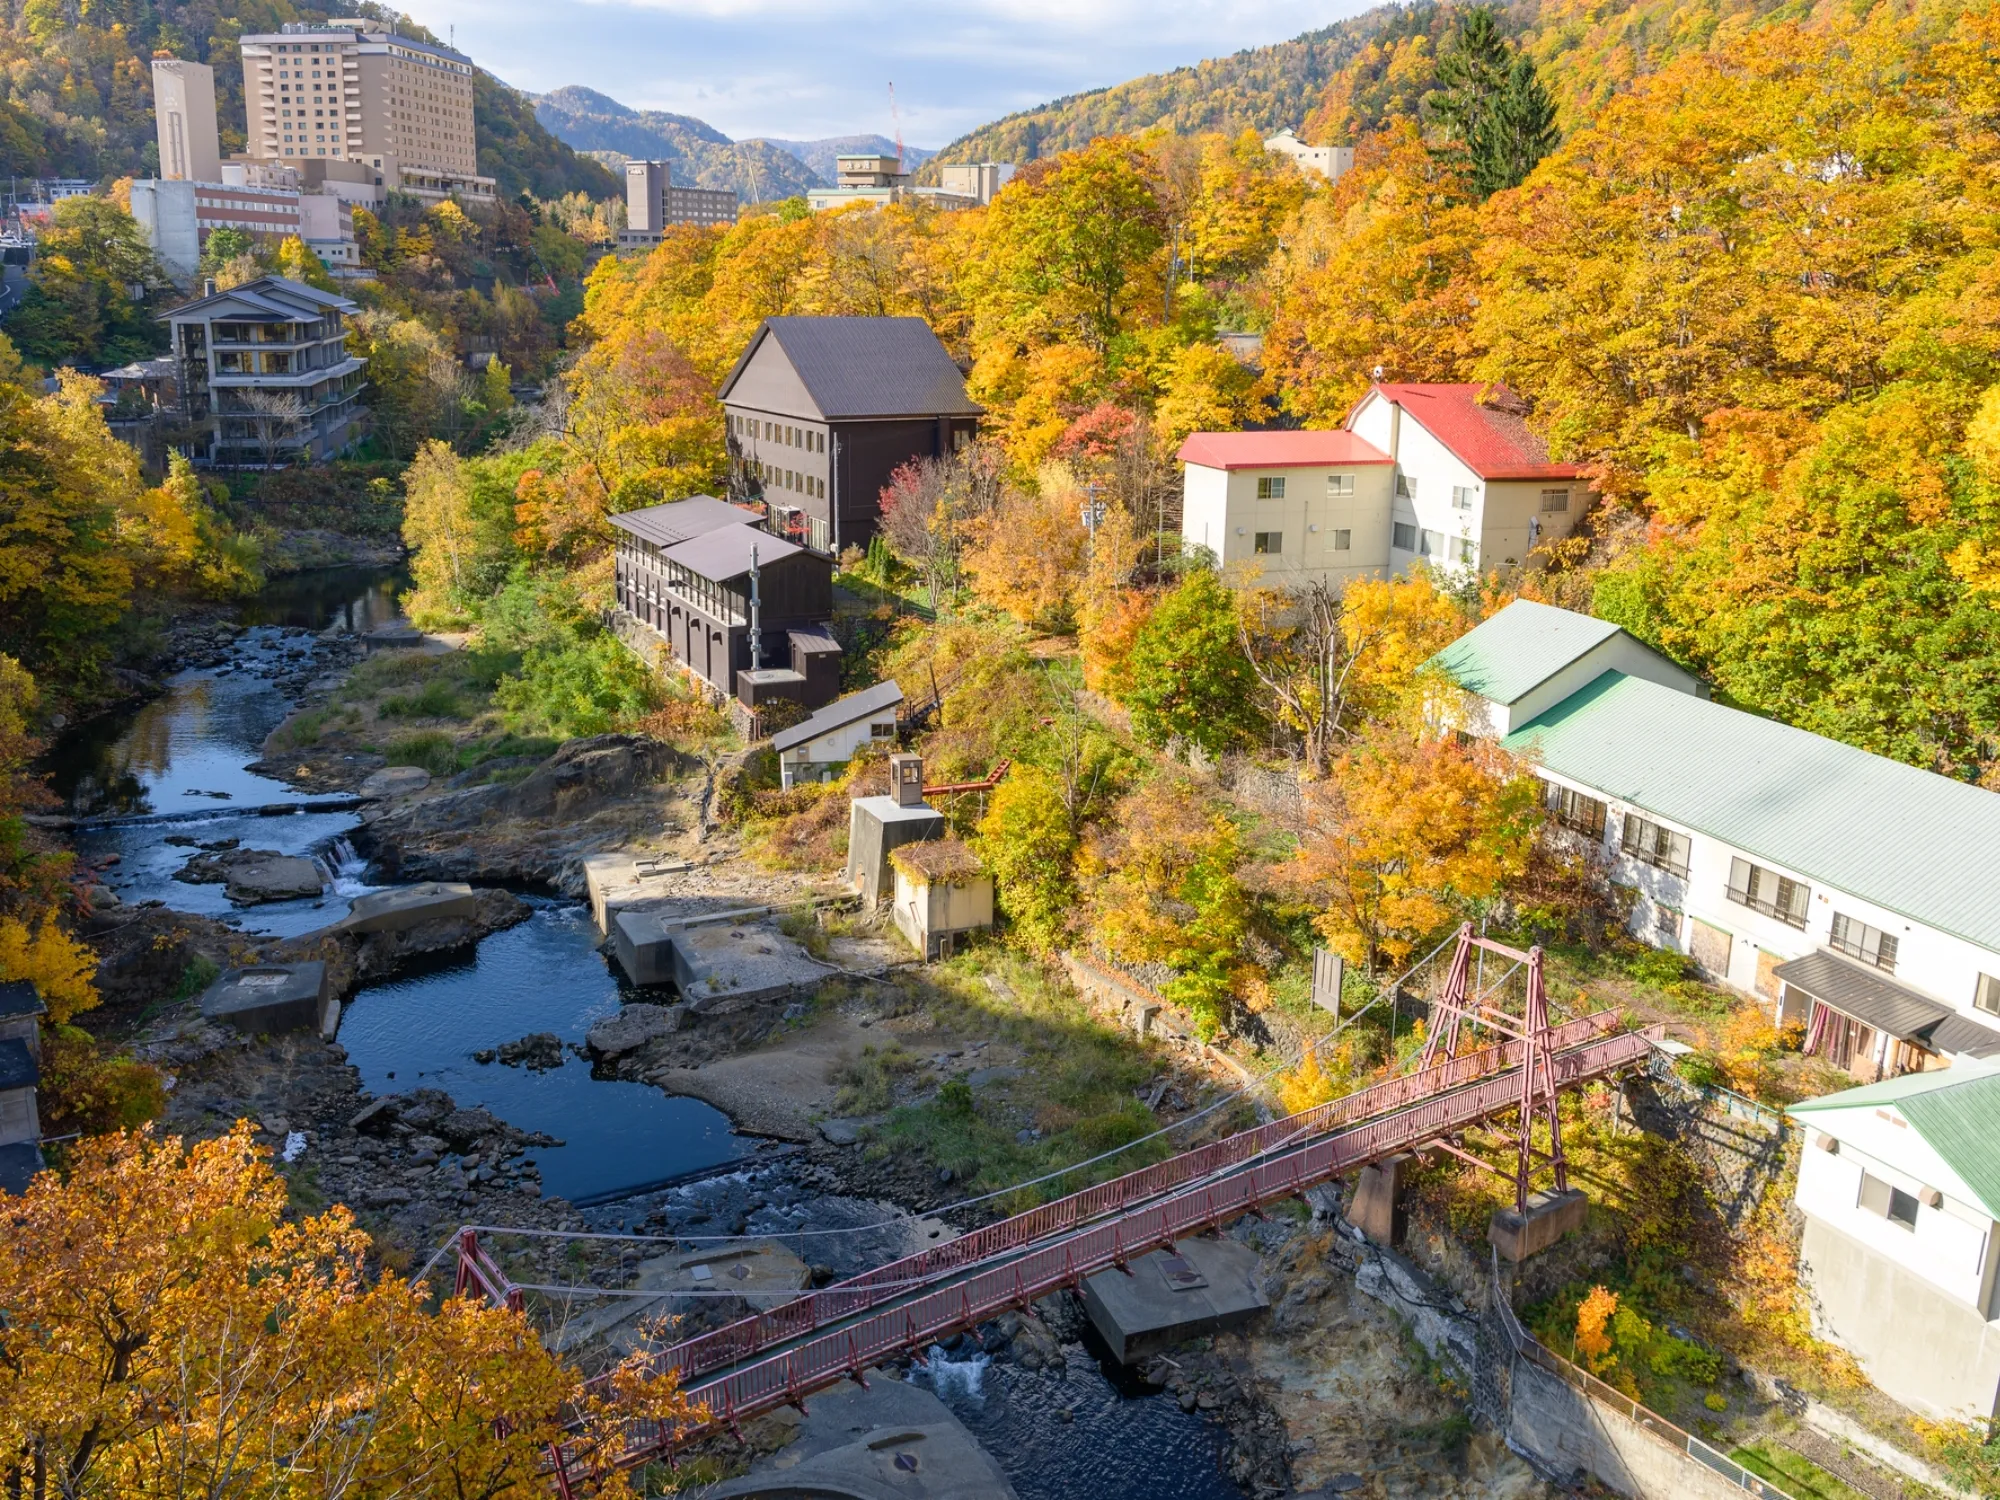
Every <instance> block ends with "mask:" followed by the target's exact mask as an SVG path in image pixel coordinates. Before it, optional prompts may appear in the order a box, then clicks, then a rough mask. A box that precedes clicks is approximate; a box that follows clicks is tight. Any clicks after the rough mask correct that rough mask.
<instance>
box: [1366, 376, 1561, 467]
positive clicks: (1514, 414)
mask: <svg viewBox="0 0 2000 1500" xmlns="http://www.w3.org/2000/svg"><path fill="white" fill-rule="evenodd" d="M1370 394H1372V395H1379V396H1381V397H1382V398H1383V399H1384V400H1385V401H1393V402H1394V403H1395V404H1396V405H1398V406H1400V407H1402V408H1403V410H1404V411H1405V412H1406V413H1407V414H1409V415H1410V416H1412V417H1415V418H1416V419H1417V420H1418V421H1419V422H1421V423H1422V424H1423V425H1424V429H1425V431H1427V432H1429V433H1430V434H1431V436H1432V437H1434V438H1436V439H1437V440H1438V441H1439V442H1441V443H1443V444H1444V445H1445V447H1447V448H1449V449H1450V450H1451V451H1452V453H1453V454H1454V455H1456V457H1457V458H1458V460H1459V461H1460V462H1461V463H1463V464H1464V465H1465V466H1466V467H1467V468H1468V469H1470V470H1472V472H1473V473H1475V474H1477V475H1478V476H1479V477H1480V478H1481V479H1574V478H1576V477H1577V476H1578V475H1580V474H1581V473H1582V470H1581V469H1580V468H1579V467H1578V466H1577V465H1576V464H1559V463H1555V462H1553V461H1552V460H1551V459H1550V458H1549V445H1548V444H1547V443H1545V442H1543V441H1542V440H1541V438H1539V437H1538V436H1536V435H1535V433H1534V432H1532V431H1531V430H1530V429H1529V427H1528V423H1527V411H1528V408H1527V403H1526V402H1524V401H1522V400H1521V398H1520V397H1518V396H1516V395H1515V394H1514V393H1513V392H1512V391H1510V390H1508V389H1507V387H1506V386H1504V385H1376V386H1374V387H1372V388H1371V391H1370ZM1361 399H1362V401H1366V400H1367V399H1368V398H1367V397H1366V396H1364V397H1362V398H1361ZM1360 407H1361V403H1360V402H1356V403H1355V410H1356V411H1359V410H1360ZM1348 420H1349V422H1352V421H1353V413H1352V412H1350V413H1349V414H1348Z"/></svg>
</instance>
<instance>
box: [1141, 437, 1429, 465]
mask: <svg viewBox="0 0 2000 1500" xmlns="http://www.w3.org/2000/svg"><path fill="white" fill-rule="evenodd" d="M1175 457H1177V458H1179V459H1180V461H1181V462H1182V463H1188V464H1198V465H1200V466H1201V467H1202V468H1204V469H1324V468H1330V467H1333V466H1336V465H1346V464H1386V463H1389V462H1390V461H1391V460H1390V458H1389V455H1388V454H1386V453H1384V452H1383V451H1382V450H1381V449H1380V448H1377V447H1376V446H1375V445H1374V444H1373V443H1371V442H1368V441H1367V440H1366V439H1364V438H1361V437H1357V436H1356V435H1355V434H1354V433H1351V432H1349V431H1347V430H1346V429H1345V428H1336V429H1335V430H1334V431H1332V432H1196V433H1190V434H1189V435H1188V440H1187V441H1186V442H1184V443H1182V444H1181V451H1180V452H1179V453H1178V454H1176V455H1175Z"/></svg>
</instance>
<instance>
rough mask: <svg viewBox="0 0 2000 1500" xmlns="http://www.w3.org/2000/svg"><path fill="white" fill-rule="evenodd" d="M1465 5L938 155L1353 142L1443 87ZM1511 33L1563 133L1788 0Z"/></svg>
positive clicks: (1194, 73) (1033, 121) (1111, 98)
mask: <svg viewBox="0 0 2000 1500" xmlns="http://www.w3.org/2000/svg"><path fill="white" fill-rule="evenodd" d="M1464 8H1465V7H1464V6H1462V5H1437V4H1430V3H1419V4H1410V5H1384V6H1378V7H1377V8H1375V9H1373V10H1370V11H1368V12H1367V13H1365V14H1363V15H1360V16H1356V17H1355V18H1354V19H1352V20H1349V21H1341V22H1338V23H1337V24H1335V25H1332V26H1328V27H1324V28H1322V29H1321V30H1318V31H1309V32H1307V33H1306V34H1305V35H1304V36H1301V37H1297V38H1295V39H1294V40H1292V41H1289V42H1280V43H1278V44H1277V45H1275V46H1270V47H1251V48H1247V49H1245V50H1244V51H1242V52H1238V53H1235V54H1233V55H1232V56H1229V57H1218V58H1210V59H1208V60H1207V61H1205V62H1200V63H1196V64H1194V65H1193V66H1191V67H1185V68H1176V69H1174V70H1173V71H1172V72H1171V73H1154V74H1149V75H1148V76H1146V77H1144V78H1135V79H1132V80H1131V81H1129V82H1127V83H1121V84H1118V85H1116V86H1115V87H1111V88H1104V89H1097V90H1093V91H1092V92H1090V93H1086V94H1072V95H1070V96H1069V97H1067V98H1064V99H1057V100H1054V101H1052V102H1051V103H1048V104H1044V105H1041V106H1039V107H1037V108H1035V109H1029V110H1022V111H1019V112H1018V113H1015V114H1011V115H1007V116H1005V117H1003V118H1001V119H999V120H996V121H994V122H993V123H992V124H990V125H983V126H981V127H980V128H979V129H977V130H975V131H972V132H970V133H969V134H967V135H964V136H962V137H960V138H959V139H958V140H955V141H953V142H952V143H951V144H950V145H948V146H946V147H945V148H944V149H943V150H942V151H940V152H939V153H938V159H939V160H941V161H1013V162H1022V161H1032V160H1034V159H1035V158H1036V157H1038V156H1052V155H1054V154H1055V153H1057V152H1059V151H1068V150H1072V149H1074V148H1075V147H1078V146H1081V145H1085V144H1087V143H1088V142H1089V141H1091V140H1092V139H1094V138H1095V137H1097V136H1100V135H1118V134H1129V133H1131V132H1134V131H1141V130H1152V129H1155V128H1164V129H1168V130H1172V131H1175V132H1178V133H1182V134H1185V133H1187V132H1189V131H1198V130H1222V131H1230V132H1234V131H1238V130H1255V131H1257V132H1259V133H1260V134H1264V135H1269V134H1272V133H1273V132H1275V131H1278V130H1281V129H1284V128H1285V127H1287V126H1289V127H1291V128H1292V129H1294V130H1298V131H1299V132H1300V134H1302V135H1305V136H1307V137H1308V138H1309V139H1314V140H1325V139H1330V140H1339V141H1343V142H1353V141H1355V140H1357V139H1359V138H1360V137H1361V136H1363V135H1365V134H1366V133H1368V132H1369V131H1371V130H1377V129H1380V128H1381V126H1382V125H1383V124H1384V122H1385V121H1387V120H1389V119H1391V118H1393V117H1395V116H1396V115H1397V114H1399V113H1406V112H1408V111H1409V110H1410V109H1413V108H1414V107H1415V105H1416V101H1417V100H1418V99H1419V98H1421V97H1422V96H1423V94H1425V93H1426V92H1428V91H1429V90H1430V89H1431V87H1432V86H1433V84H1434V78H1433V72H1432V70H1433V68H1434V66H1435V63H1436V59H1437V55H1438V50H1439V46H1440V43H1441V42H1442V41H1443V40H1444V39H1445V38H1446V37H1447V36H1448V35H1449V33H1450V31H1451V29H1452V27H1453V26H1454V25H1456V24H1457V21H1458V18H1459V17H1460V16H1461V15H1462V14H1463V11H1464ZM1498 9H1499V10H1500V13H1501V16H1502V18H1503V24H1504V26H1505V28H1506V29H1507V30H1508V31H1509V32H1510V33H1511V34H1513V35H1515V36H1516V37H1518V38H1519V39H1520V41H1521V43H1522V45H1523V47H1524V48H1525V50H1526V51H1527V52H1528V53H1529V54H1530V55H1531V56H1533V57H1534V58H1535V59H1536V61H1537V62H1538V63H1540V64H1541V66H1542V70H1543V76H1544V79H1545V81H1546V83H1547V84H1548V87H1549V90H1550V92H1551V94H1553V95H1554V97H1555V99H1556V103H1557V107H1558V110H1559V114H1560V117H1561V119H1562V121H1563V123H1564V125H1565V126H1566V127H1573V126H1575V125H1577V124H1582V123H1586V122H1587V121H1588V120H1589V119H1590V117H1591V116H1592V115H1593V114H1594V112H1595V111H1596V110H1597V109H1598V108H1600V107H1601V106H1602V105H1603V104H1604V102H1605V101H1606V100H1607V99H1609V98H1610V97H1611V96H1612V95H1613V94H1614V93H1616V92H1617V91H1618V90H1619V89H1620V88H1622V87H1624V86H1626V85H1628V84H1630V83H1631V81H1632V80H1633V79H1634V78H1636V77H1638V76H1640V75H1642V74H1644V73H1648V72H1651V71H1653V70H1655V69H1657V68H1659V67H1660V66H1662V65H1663V64H1664V63H1666V62H1667V61H1669V60H1670V59H1671V58H1673V57H1676V56H1678V55H1680V54H1681V53H1682V52H1685V51H1688V50H1691V49H1696V48H1701V47H1705V46H1708V45H1709V44H1710V43H1711V42H1712V41H1713V40H1714V39H1715V38H1716V37H1718V36H1729V35H1733V34H1735V33H1737V32H1738V31H1740V30H1741V29H1742V28H1744V27H1746V26H1749V25H1752V24H1755V22H1756V21H1757V20H1758V19H1759V18H1760V17H1763V16H1766V15H1769V14H1772V13H1775V12H1776V11H1777V10H1778V9H1779V6H1778V4H1777V0H1693V3H1690V4H1677V3H1674V0H1643V3H1631V4H1614V5H1610V6H1603V7H1593V6H1586V5H1583V4H1579V3H1576V0H1515V3H1513V4H1511V5H1505V6H1501V7H1498Z"/></svg>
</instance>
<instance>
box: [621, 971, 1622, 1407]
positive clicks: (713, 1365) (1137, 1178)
mask: <svg viewBox="0 0 2000 1500" xmlns="http://www.w3.org/2000/svg"><path fill="white" fill-rule="evenodd" d="M1618 1020H1619V1017H1618V1013H1617V1012H1616V1011H1600V1012H1598V1013H1597V1014H1596V1015H1593V1016H1582V1017H1579V1018H1577V1019H1576V1020H1573V1021H1568V1022H1565V1023H1564V1024H1563V1025H1561V1026H1557V1027H1553V1028H1551V1033H1550V1047H1551V1049H1552V1050H1555V1051H1561V1050H1563V1049H1565V1048H1570V1047H1574V1046H1576V1045H1578V1044H1579V1043H1582V1042H1586V1041H1588V1040H1590V1039H1591V1038H1592V1037H1596V1036H1602V1035H1605V1034H1608V1033H1609V1032H1610V1031H1612V1029H1613V1028H1614V1027H1616V1026H1617V1024H1618ZM1523 1049H1524V1044H1523V1043H1521V1042H1517V1041H1515V1042H1507V1043H1505V1044H1503V1045H1501V1046H1498V1047H1488V1048H1484V1049H1482V1050H1481V1051H1478V1052H1470V1053H1467V1054H1466V1055H1465V1056H1463V1057H1457V1058H1452V1059H1450V1060H1449V1061H1447V1062H1444V1063H1441V1064H1439V1065H1438V1066H1436V1067H1434V1068H1431V1069H1429V1070H1427V1071H1425V1072H1422V1073H1405V1074H1402V1075H1400V1076H1398V1077H1395V1078H1390V1079H1387V1080H1385V1081H1384V1082H1382V1083H1378V1084H1374V1085H1372V1086H1370V1087H1368V1088H1365V1089H1359V1090H1357V1091H1355V1092H1354V1093H1352V1094H1347V1095H1344V1096H1342V1097H1341V1098H1339V1099H1334V1100H1331V1101H1329V1102H1328V1103H1325V1104H1321V1105H1316V1106H1315V1107H1313V1108H1312V1109H1308V1110H1304V1111H1302V1112H1301V1113H1299V1114H1296V1115H1290V1116H1287V1117H1285V1118H1283V1119H1279V1120H1274V1121H1272V1122H1271V1123H1269V1124H1267V1125H1259V1126H1256V1127H1254V1128H1252V1129H1250V1130H1245V1131H1242V1132H1239V1133H1238V1134H1236V1135H1233V1136H1229V1137H1227V1138H1226V1139H1224V1140H1220V1141H1217V1142H1214V1143H1213V1144H1211V1145H1208V1146H1200V1147H1196V1148H1195V1149H1194V1150H1192V1151H1184V1152H1182V1153H1180V1154H1179V1155H1177V1156H1172V1157H1169V1158H1167V1160H1165V1161H1163V1162H1157V1163H1155V1164H1154V1165H1152V1166H1149V1167H1141V1168H1139V1169H1138V1170H1137V1171H1133V1172H1127V1173H1126V1174H1125V1175H1124V1176H1122V1177H1114V1178H1111V1179H1110V1180H1109V1181H1107V1182H1101V1183H1098V1184H1097V1185H1096V1186H1094V1187H1088V1188H1084V1189H1082V1190H1081V1191H1079V1192H1075V1193H1071V1194H1069V1195H1068V1196H1067V1197H1063V1198H1057V1199H1053V1200H1051V1201H1050V1202H1048V1203H1044V1204H1041V1205H1040V1206H1038V1207H1036V1208H1031V1209H1028V1210H1027V1211H1025V1212H1023V1213H1018V1214H1015V1215H1013V1216H1012V1217H1011V1218H1006V1219H1001V1220H998V1221H996V1222H994V1223H992V1224H988V1225H985V1226H984V1227H982V1228H979V1229H975V1230H972V1231H971V1232H969V1233H967V1234H963V1235H960V1236H959V1237H958V1238H957V1239H955V1240H950V1241H947V1242H946V1243H944V1244H941V1245H933V1246H929V1247H926V1248H925V1249H923V1250H920V1251H918V1252H917V1253H916V1254H914V1255H907V1256H904V1257H903V1258H902V1259H901V1260H895V1261H891V1262H890V1263H889V1264H887V1265H884V1266H877V1267H876V1268H875V1269H874V1270H871V1271H865V1272H863V1273H862V1274H860V1275H858V1276H851V1277H849V1278H847V1279H846V1280H845V1281H839V1282H835V1283H833V1284H832V1285H831V1286H827V1287H824V1288H821V1289H820V1290H818V1291H814V1292H808V1293H806V1294H805V1295H804V1296H801V1297H799V1298H797V1299H796V1300H794V1301H791V1302H787V1303H785V1304H783V1305H782V1306H779V1307H774V1308H770V1309H768V1310H766V1311H764V1312H760V1313H757V1314H755V1315H754V1316H752V1317H748V1318H743V1319H740V1320H738V1321H737V1322H734V1323H730V1324H726V1325H724V1326H723V1327H721V1328H717V1329H714V1330H712V1331H711V1332H708V1333H704V1334H699V1335H697V1336H696V1337H694V1338H691V1339H687V1340H684V1341H682V1342H681V1343H678V1344H675V1345H673V1346H672V1347H671V1348H668V1349H665V1350H663V1351H661V1354H660V1356H659V1363H660V1364H661V1365H662V1366H664V1367H667V1368H671V1369H673V1370H674V1371H675V1372H676V1373H678V1374H679V1376H680V1377H681V1379H683V1380H687V1379H690V1378H692V1377H694V1376H697V1375H701V1374H705V1373H707V1372H708V1371H710V1370H716V1369H720V1368H722V1367H723V1366H725V1365H729V1364H734V1363H736V1362H738V1361H740V1360H743V1359H747V1358H749V1357H750V1356H752V1355H754V1354H757V1353H760V1352H762V1351H763V1350H765V1349H769V1348H773V1347H775V1346H777V1345H778V1344H781V1343H785V1342H788V1341H789V1340H792V1339H795V1338H799V1337H801V1336H802V1335H805V1334H807V1333H810V1332H813V1331H814V1330H816V1329H818V1328H821V1327H824V1326H826V1325H827V1324H830V1323H833V1322H837V1321H839V1320H841V1319H844V1318H849V1317H852V1316H853V1315H854V1314H855V1313H857V1312H862V1311H865V1310H866V1309H868V1308H870V1307H874V1306H877V1305H879V1304H880V1303H882V1302H884V1301H887V1300H889V1299H891V1298H893V1297H896V1296H900V1295H901V1289H902V1288H903V1287H905V1286H906V1285H907V1284H908V1283H910V1282H912V1281H919V1280H924V1279H927V1278H929V1277H932V1276H936V1275H938V1274H940V1273H943V1272H946V1271H961V1270H964V1269H966V1268H967V1267H969V1266H972V1265H976V1264H978V1263H980V1262H983V1261H986V1260H989V1259H991V1258H993V1257H994V1256H997V1255H1005V1254H1010V1253H1012V1252H1013V1251H1015V1250H1017V1249H1019V1248H1020V1247H1022V1246H1024V1245H1027V1244H1029V1243H1031V1242H1033V1241H1035V1240H1039V1239H1044V1238H1047V1237H1048V1236H1050V1235H1054V1234H1064V1233H1068V1232H1070V1231H1072V1230H1074V1229H1077V1228H1080V1227H1081V1226H1083V1225H1085V1224H1089V1223H1091V1222H1094V1221H1096V1220H1099V1219H1102V1218H1105V1217H1107V1216H1110V1215H1113V1214H1118V1213H1122V1212H1125V1211H1127V1210H1128V1209H1130V1208H1132V1207H1133V1206H1135V1205H1137V1204H1139V1203H1141V1202H1144V1201H1146V1200H1148V1199H1152V1198H1157V1197H1159V1196H1161V1195H1162V1194H1165V1193H1171V1192H1174V1191H1176V1190H1178V1189H1179V1188H1181V1187H1184V1186H1186V1185H1187V1184H1189V1183H1192V1182H1196V1181H1200V1180H1202V1179H1205V1178H1207V1177H1210V1176H1212V1175H1214V1174H1215V1173H1216V1172H1218V1171H1223V1170H1227V1169H1229V1168H1233V1167H1236V1166H1240V1165H1243V1164H1245V1163H1247V1162H1249V1161H1252V1160H1254V1159H1255V1158H1256V1157H1258V1156H1260V1155H1262V1154H1264V1153H1265V1152H1268V1151H1270V1150H1272V1149H1274V1148H1275V1147H1277V1146H1280V1145H1285V1144H1289V1143H1291V1142H1293V1141H1295V1140H1297V1139H1299V1138H1302V1137H1306V1136H1311V1135H1317V1134H1323V1133H1325V1132H1326V1131H1329V1130H1333V1129H1337V1128H1339V1127H1341V1126H1344V1125H1348V1124H1352V1123H1354V1122H1356V1121H1359V1120H1362V1119H1365V1118H1367V1117H1369V1116H1371V1115H1376V1114H1383V1113H1388V1112H1390V1111H1394V1110H1397V1109H1401V1108H1403V1107H1405V1106H1406V1105H1409V1104H1411V1103H1414V1102H1418V1101H1421V1100H1423V1099H1427V1098H1431V1097H1434V1096H1436V1095H1438V1094H1441V1093H1448V1092H1449V1091H1451V1090H1452V1089H1456V1088H1461V1087H1464V1086H1465V1085H1467V1084H1471V1083H1476V1082H1477V1081H1478V1080H1480V1079H1482V1078H1485V1077H1487V1076H1489V1075H1490V1074H1493V1073H1496V1072H1502V1071H1505V1070H1507V1069H1510V1068H1513V1067H1516V1066H1518V1065H1519V1062H1520V1058H1521V1054H1522V1051H1523Z"/></svg>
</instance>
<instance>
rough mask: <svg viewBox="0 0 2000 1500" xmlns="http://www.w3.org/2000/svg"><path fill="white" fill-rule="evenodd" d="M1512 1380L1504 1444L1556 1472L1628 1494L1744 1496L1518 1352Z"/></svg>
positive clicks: (1657, 1498) (1649, 1497)
mask: <svg viewBox="0 0 2000 1500" xmlns="http://www.w3.org/2000/svg"><path fill="white" fill-rule="evenodd" d="M1511 1387H1512V1390H1511V1400H1510V1401H1509V1403H1508V1416H1507V1427H1506V1435H1507V1442H1508V1444H1509V1445H1510V1446H1512V1447H1513V1448H1515V1449H1516V1450H1518V1451H1521V1452H1523V1453H1525V1454H1526V1455H1527V1456H1528V1457H1529V1459H1530V1460H1531V1461H1533V1462H1534V1463H1536V1464H1537V1465H1539V1466H1540V1467H1542V1468H1544V1469H1546V1470H1548V1471H1549V1472H1551V1473H1553V1474H1554V1475H1556V1476H1557V1477H1558V1478H1560V1479H1565V1480H1567V1479H1572V1478H1576V1477H1580V1476H1581V1475H1584V1474H1588V1475H1591V1476H1592V1477H1594V1478H1595V1479H1596V1480H1597V1481H1598V1482H1599V1483H1600V1484H1603V1485H1604V1486H1606V1487H1607V1488H1609V1489H1614V1490H1616V1491H1617V1492H1618V1493H1619V1494H1621V1495H1630V1496H1632V1497H1633V1500H1742V1496H1743V1494H1744V1493H1745V1492H1744V1490H1743V1488H1742V1487H1741V1486H1740V1485H1738V1484H1737V1483H1736V1482H1735V1480H1733V1479H1729V1478H1725V1477H1724V1476H1723V1475H1721V1474H1718V1473H1717V1472H1716V1471H1715V1470H1713V1469H1711V1468H1709V1467H1708V1466H1707V1465H1705V1464H1703V1463H1700V1462H1699V1461H1697V1460H1696V1459H1694V1458H1692V1457H1690V1456H1689V1455H1688V1453H1687V1452H1686V1450H1684V1449H1683V1448H1681V1447H1680V1446H1679V1445H1678V1443H1675V1444H1672V1445H1670V1444H1669V1442H1668V1441H1666V1440H1664V1439H1663V1438H1662V1437H1661V1436H1659V1435H1656V1434H1654V1433H1652V1432H1649V1431H1647V1430H1646V1429H1645V1428H1644V1427H1642V1426H1640V1425H1639V1424H1638V1423H1637V1422H1635V1421H1633V1420H1632V1419H1631V1418H1630V1417H1628V1416H1626V1415H1625V1414H1624V1413H1623V1412H1620V1411H1616V1410H1614V1409H1613V1408H1612V1407H1610V1406H1609V1405H1607V1404H1606V1403H1604V1402H1602V1401H1594V1400H1592V1399H1591V1398H1590V1397H1589V1396H1587V1395H1585V1394H1584V1393H1583V1392H1582V1391H1579V1390H1577V1389H1576V1388H1575V1387H1574V1386H1572V1385H1570V1384H1568V1383H1567V1382H1566V1381H1563V1380H1560V1379H1558V1378H1557V1377H1556V1376H1554V1375H1552V1374H1550V1373H1549V1372H1548V1371H1547V1370H1544V1369H1542V1368H1541V1367H1540V1366H1539V1365H1536V1364H1532V1363H1530V1362H1529V1361H1528V1360H1525V1359H1519V1358H1517V1359H1516V1360H1515V1361H1514V1368H1513V1378H1512V1381H1511Z"/></svg>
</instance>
